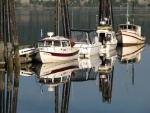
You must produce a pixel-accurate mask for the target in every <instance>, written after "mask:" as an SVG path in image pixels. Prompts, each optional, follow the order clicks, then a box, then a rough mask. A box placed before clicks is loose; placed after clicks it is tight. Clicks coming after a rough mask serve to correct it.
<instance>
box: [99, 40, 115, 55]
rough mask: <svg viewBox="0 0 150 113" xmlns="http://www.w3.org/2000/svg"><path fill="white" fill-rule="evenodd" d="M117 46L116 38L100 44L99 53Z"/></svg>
mask: <svg viewBox="0 0 150 113" xmlns="http://www.w3.org/2000/svg"><path fill="white" fill-rule="evenodd" d="M116 47H117V40H115V41H114V42H107V43H106V45H102V46H101V48H100V53H104V52H106V51H111V50H115V49H116Z"/></svg>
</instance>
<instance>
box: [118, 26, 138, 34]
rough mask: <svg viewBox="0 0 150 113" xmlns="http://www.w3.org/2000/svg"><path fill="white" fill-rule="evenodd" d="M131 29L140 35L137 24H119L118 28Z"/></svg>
mask: <svg viewBox="0 0 150 113" xmlns="http://www.w3.org/2000/svg"><path fill="white" fill-rule="evenodd" d="M126 29H129V30H132V31H135V32H136V33H137V34H138V35H140V36H141V27H140V26H138V25H134V24H120V25H119V30H126Z"/></svg>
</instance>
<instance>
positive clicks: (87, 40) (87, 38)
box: [71, 29, 101, 58]
mask: <svg viewBox="0 0 150 113" xmlns="http://www.w3.org/2000/svg"><path fill="white" fill-rule="evenodd" d="M71 32H72V33H71V34H72V40H73V41H74V42H75V45H74V48H75V49H77V50H78V49H79V50H80V51H79V54H80V57H87V58H89V57H90V56H91V55H96V54H97V55H98V54H99V49H100V47H101V43H99V39H98V37H95V35H96V34H95V31H94V30H76V29H72V30H71Z"/></svg>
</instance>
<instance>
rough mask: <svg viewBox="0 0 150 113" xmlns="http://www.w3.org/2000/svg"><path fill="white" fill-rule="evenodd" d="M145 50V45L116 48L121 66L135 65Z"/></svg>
mask: <svg viewBox="0 0 150 113" xmlns="http://www.w3.org/2000/svg"><path fill="white" fill-rule="evenodd" d="M144 49H145V44H140V45H135V46H127V47H117V48H116V50H117V54H118V60H119V62H120V63H122V64H124V63H125V64H126V63H135V62H138V61H140V60H141V52H142V51H143V50H144Z"/></svg>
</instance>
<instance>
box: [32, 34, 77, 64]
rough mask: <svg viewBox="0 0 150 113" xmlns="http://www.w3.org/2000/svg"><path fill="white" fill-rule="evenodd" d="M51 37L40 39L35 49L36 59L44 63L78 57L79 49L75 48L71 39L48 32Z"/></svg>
mask: <svg viewBox="0 0 150 113" xmlns="http://www.w3.org/2000/svg"><path fill="white" fill-rule="evenodd" d="M47 35H48V36H49V37H46V38H43V39H41V40H39V41H38V43H37V47H36V49H35V57H34V58H35V59H36V60H38V61H39V62H42V63H49V62H65V61H70V60H75V59H78V55H79V50H78V49H73V45H72V44H71V41H70V40H69V39H67V38H64V37H61V36H52V35H53V33H52V32H48V33H47Z"/></svg>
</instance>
